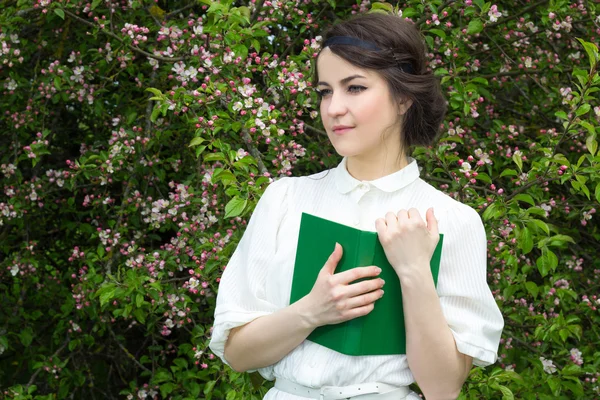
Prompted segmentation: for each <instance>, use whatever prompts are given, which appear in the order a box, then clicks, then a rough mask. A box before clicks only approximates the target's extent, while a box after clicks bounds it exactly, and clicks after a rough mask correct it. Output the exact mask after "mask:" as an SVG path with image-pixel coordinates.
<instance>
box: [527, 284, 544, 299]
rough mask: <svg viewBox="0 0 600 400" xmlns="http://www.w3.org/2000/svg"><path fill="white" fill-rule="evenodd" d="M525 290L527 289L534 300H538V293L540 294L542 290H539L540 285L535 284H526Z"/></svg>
mask: <svg viewBox="0 0 600 400" xmlns="http://www.w3.org/2000/svg"><path fill="white" fill-rule="evenodd" d="M525 289H527V291H528V292H529V294H531V296H533V298H534V299H535V298H537V296H538V293H539V292H540V289H539V288H538V285H536V284H535V282H525Z"/></svg>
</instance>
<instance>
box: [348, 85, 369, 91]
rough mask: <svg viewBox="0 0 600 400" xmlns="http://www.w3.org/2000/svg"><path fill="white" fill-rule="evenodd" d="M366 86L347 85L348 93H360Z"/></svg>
mask: <svg viewBox="0 0 600 400" xmlns="http://www.w3.org/2000/svg"><path fill="white" fill-rule="evenodd" d="M366 89H367V88H366V87H364V86H359V85H351V86H349V87H348V92H350V93H360V92H362V91H363V90H366Z"/></svg>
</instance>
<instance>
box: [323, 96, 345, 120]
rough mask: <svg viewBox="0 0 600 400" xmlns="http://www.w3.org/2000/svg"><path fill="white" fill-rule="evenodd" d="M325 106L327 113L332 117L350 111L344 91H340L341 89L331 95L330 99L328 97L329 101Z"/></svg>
mask: <svg viewBox="0 0 600 400" xmlns="http://www.w3.org/2000/svg"><path fill="white" fill-rule="evenodd" d="M325 107H326V109H327V110H326V111H327V115H328V116H329V117H331V118H335V117H338V116H340V115H344V114H346V112H348V107H347V106H346V101H345V98H344V96H343V93H340V91H339V90H336V91H335V92H333V93H332V94H331V96H329V99H327V102H326V103H325Z"/></svg>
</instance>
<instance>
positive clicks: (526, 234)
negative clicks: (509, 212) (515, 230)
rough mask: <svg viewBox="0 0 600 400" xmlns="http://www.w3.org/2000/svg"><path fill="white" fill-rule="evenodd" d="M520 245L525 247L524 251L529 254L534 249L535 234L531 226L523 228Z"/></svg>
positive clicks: (522, 247)
mask: <svg viewBox="0 0 600 400" xmlns="http://www.w3.org/2000/svg"><path fill="white" fill-rule="evenodd" d="M519 247H521V249H523V253H524V254H527V253H529V252H530V251H531V250H532V249H533V236H532V235H531V231H530V230H529V228H523V229H521V235H520V237H519Z"/></svg>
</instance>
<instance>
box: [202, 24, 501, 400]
mask: <svg viewBox="0 0 600 400" xmlns="http://www.w3.org/2000/svg"><path fill="white" fill-rule="evenodd" d="M316 66H317V69H316V74H317V76H316V79H315V84H316V88H317V91H318V93H319V95H320V97H321V103H320V112H321V118H322V120H323V125H324V127H325V130H326V131H327V135H328V136H329V139H330V140H331V143H332V144H333V146H334V148H335V150H336V151H337V152H338V154H340V155H341V156H343V160H342V162H341V163H340V164H339V166H338V167H337V168H334V169H332V170H329V171H324V172H322V173H319V174H315V175H313V176H308V177H291V178H282V179H279V180H277V181H276V182H274V183H272V184H271V185H270V186H269V187H268V188H267V190H266V191H265V193H264V195H263V197H262V198H261V199H260V201H259V203H258V205H257V207H256V209H255V211H254V214H253V215H252V217H251V219H250V221H249V223H248V227H247V229H246V231H245V233H244V236H243V238H242V239H241V241H240V243H239V245H238V248H237V250H236V251H235V253H234V254H233V256H232V257H231V260H230V262H229V265H228V266H227V268H226V270H225V272H224V273H223V277H222V280H221V284H220V288H219V294H218V298H217V307H216V311H215V324H214V328H213V334H212V335H213V336H212V340H211V343H210V347H211V349H212V350H213V352H214V353H215V354H217V355H218V356H219V357H221V358H222V359H223V361H224V362H226V363H228V364H229V365H230V366H231V367H232V368H234V369H235V370H238V371H250V370H258V371H259V372H260V373H261V374H262V375H263V376H264V377H265V378H267V379H271V380H272V379H274V378H276V382H275V387H274V388H273V389H271V390H270V391H269V392H268V393H267V395H266V397H265V399H269V400H271V399H279V400H302V399H306V398H317V399H324V400H327V399H341V398H344V399H347V398H351V399H356V400H386V399H388V400H392V399H393V400H400V399H416V398H419V397H418V396H417V395H416V394H415V393H413V392H410V390H408V388H407V386H408V385H409V384H411V383H412V382H414V381H415V380H416V382H417V383H418V385H419V387H420V388H421V390H422V391H423V393H424V394H425V397H426V398H427V399H428V400H435V399H454V398H456V397H457V396H458V394H459V392H460V390H461V386H462V384H463V383H464V381H465V379H466V377H467V376H468V373H469V370H470V368H471V366H472V364H475V365H480V366H485V365H489V364H491V363H494V362H495V361H496V358H497V355H496V352H497V349H498V343H499V340H500V334H501V331H502V327H503V319H502V316H501V314H500V311H499V310H498V307H497V305H496V303H495V301H494V298H493V296H492V294H491V292H490V290H489V287H488V286H487V283H486V259H487V254H486V243H487V242H486V237H485V230H484V228H483V225H482V222H481V219H480V217H479V215H478V214H477V213H476V212H475V211H474V210H473V209H471V208H470V207H468V206H466V205H463V204H461V203H459V202H457V201H456V200H453V199H452V198H450V197H448V196H446V195H445V194H443V193H442V192H440V191H438V190H437V189H435V188H433V187H432V186H430V185H428V184H427V183H425V182H424V181H422V180H421V179H420V178H419V169H418V166H417V164H416V161H415V160H413V159H411V158H409V157H408V152H409V150H410V148H411V147H412V146H415V145H430V144H432V143H433V142H434V140H435V139H436V137H437V134H438V128H439V126H440V123H441V122H442V120H443V117H444V114H445V111H446V103H445V100H444V98H443V96H442V94H441V91H440V88H439V83H438V82H437V80H436V78H435V77H434V76H433V75H432V74H431V73H429V72H427V70H426V65H425V47H424V44H423V41H422V38H421V36H420V33H419V32H418V30H417V28H416V27H415V26H414V25H413V24H411V23H409V22H406V21H405V20H403V19H401V18H399V17H396V16H392V15H382V14H367V15H361V16H358V17H355V18H353V19H351V20H348V21H345V22H342V23H339V24H337V25H335V26H333V27H332V28H330V30H329V31H328V32H327V33H326V34H325V35H324V43H323V49H322V51H321V52H320V53H319V56H318V58H317V64H316ZM302 212H306V213H309V214H313V215H317V216H320V217H323V218H327V219H329V220H333V221H336V222H339V223H343V224H346V225H350V226H355V227H357V228H360V229H363V230H371V231H377V233H378V235H379V238H380V241H381V243H382V245H383V248H384V250H385V252H386V256H387V258H388V260H389V261H390V263H391V264H392V266H393V267H394V270H395V271H396V273H397V274H398V277H399V279H400V282H401V287H402V293H403V307H404V317H405V324H406V336H407V340H406V346H407V347H406V348H407V351H406V354H405V355H392V356H359V357H356V356H347V355H344V354H340V353H337V352H335V351H332V350H330V349H328V348H325V347H322V346H320V345H317V344H315V343H312V342H310V341H307V340H305V339H306V338H307V336H308V335H309V334H310V333H311V332H312V331H313V330H314V329H315V328H316V327H319V326H322V325H327V324H335V323H339V322H343V321H347V320H350V319H353V318H357V317H359V316H362V315H366V314H368V313H369V312H370V311H371V310H373V307H374V303H375V302H376V301H377V299H379V298H380V297H381V296H382V295H383V290H382V288H383V286H384V282H383V281H382V280H381V279H379V278H377V275H378V274H379V270H378V268H377V267H374V266H368V267H360V268H355V269H353V270H350V271H346V272H342V273H337V274H336V273H335V267H336V264H337V262H338V261H339V260H340V259H341V256H342V254H343V249H342V248H341V246H340V245H336V248H335V249H334V250H333V252H332V254H331V256H330V258H329V260H328V261H327V263H326V264H325V265H324V266H323V268H322V270H321V272H320V274H319V277H318V278H317V281H316V283H315V285H314V288H313V289H312V291H311V292H310V294H308V295H307V296H306V297H304V298H302V299H301V300H299V301H297V302H295V303H294V304H291V305H290V304H289V296H290V287H291V281H292V274H293V268H294V259H295V252H296V244H297V237H298V231H299V224H300V216H301V213H302ZM434 212H435V215H434ZM422 216H424V218H423V217H422ZM439 233H444V244H443V249H442V259H441V264H440V272H439V278H438V285H437V289H436V287H435V285H434V283H433V278H432V275H431V271H430V268H429V261H430V259H431V256H432V254H433V251H434V249H435V247H436V244H437V242H438V238H439ZM359 278H371V279H366V280H361V281H360V282H358V283H352V282H354V281H355V280H357V279H359Z"/></svg>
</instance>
